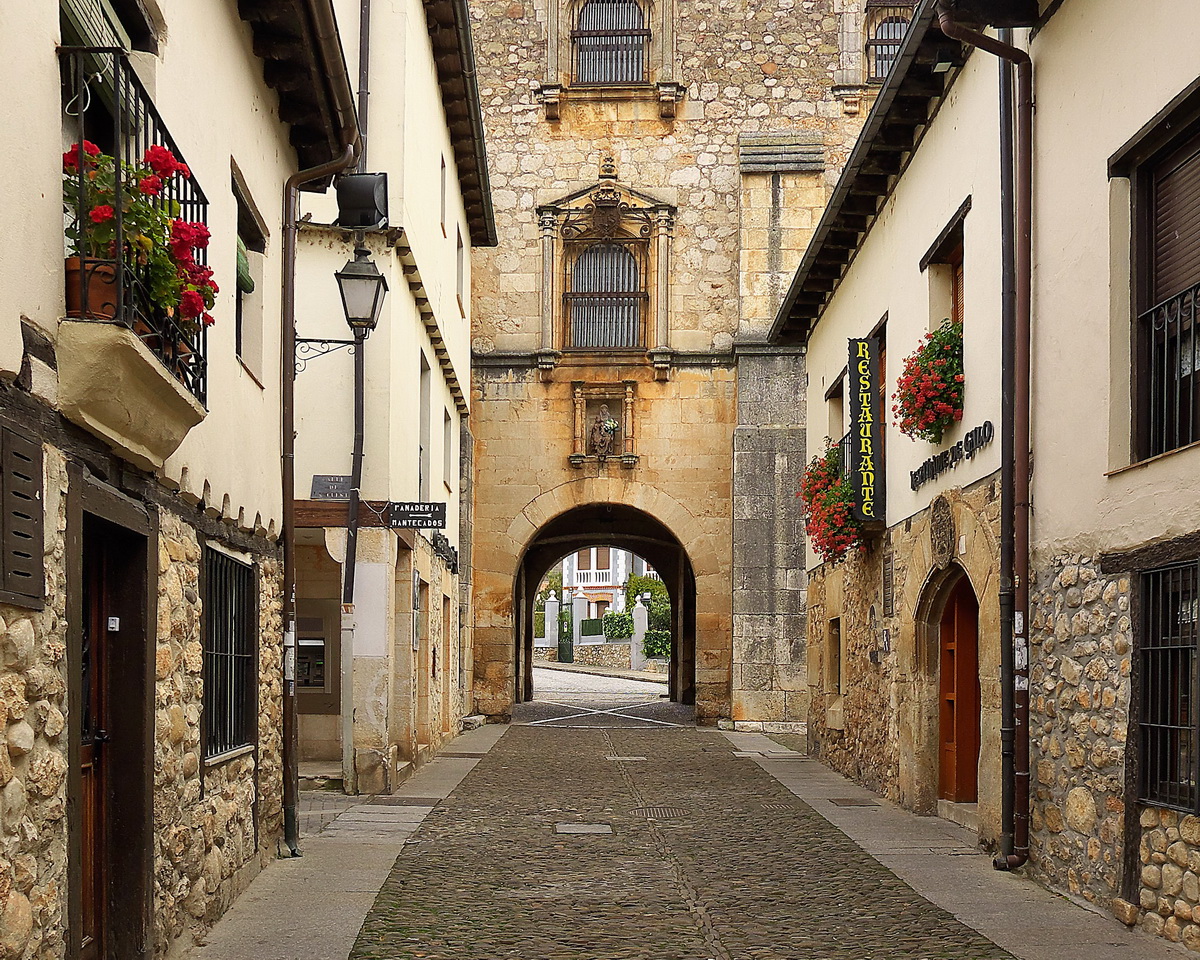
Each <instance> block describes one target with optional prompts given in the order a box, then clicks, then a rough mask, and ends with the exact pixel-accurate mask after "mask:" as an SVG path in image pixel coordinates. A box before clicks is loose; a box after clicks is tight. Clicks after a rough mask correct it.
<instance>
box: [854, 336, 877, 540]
mask: <svg viewBox="0 0 1200 960" xmlns="http://www.w3.org/2000/svg"><path fill="white" fill-rule="evenodd" d="M847 369H848V370H849V373H850V376H849V378H848V379H849V381H850V391H849V394H850V396H849V400H850V411H851V414H850V443H849V444H848V450H847V452H846V458H847V463H846V464H845V465H844V469H845V470H846V472H847V474H848V475H849V477H850V485H851V486H852V487H853V488H854V515H855V516H856V517H857V518H858V519H859V520H865V521H879V522H882V521H883V519H884V490H885V488H884V477H883V447H882V445H881V443H880V439H881V434H882V430H883V419H882V416H881V414H882V410H881V409H880V408H881V406H882V403H881V400H882V391H881V390H880V383H879V340H878V338H876V337H867V338H865V339H862V340H851V341H850V360H849V363H848V366H847Z"/></svg>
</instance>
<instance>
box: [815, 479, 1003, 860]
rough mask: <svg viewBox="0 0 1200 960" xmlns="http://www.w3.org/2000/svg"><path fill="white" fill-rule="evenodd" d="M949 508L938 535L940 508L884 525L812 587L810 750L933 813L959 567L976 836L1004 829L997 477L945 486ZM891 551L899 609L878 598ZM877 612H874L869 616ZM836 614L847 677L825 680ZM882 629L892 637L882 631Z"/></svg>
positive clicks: (819, 571) (822, 570) (821, 571)
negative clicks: (970, 620) (973, 679)
mask: <svg viewBox="0 0 1200 960" xmlns="http://www.w3.org/2000/svg"><path fill="white" fill-rule="evenodd" d="M939 496H940V498H944V501H945V514H944V516H946V517H948V518H949V519H950V521H951V525H950V527H949V529H946V528H945V526H944V524H943V527H942V529H941V530H940V532H939V535H938V538H937V539H938V540H940V541H941V542H942V543H943V544H944V545H946V546H948V547H949V550H945V549H943V550H937V549H935V544H934V532H935V531H934V527H935V525H936V524H937V523H938V521H936V520H935V517H934V514H935V511H934V510H933V509H931V508H926V509H925V510H922V511H921V512H920V513H917V514H915V515H913V516H912V517H910V518H908V519H907V520H905V521H904V522H902V523H899V524H896V525H894V526H892V527H891V528H889V529H888V530H887V532H886V534H884V536H883V537H882V539H880V540H877V541H874V542H872V544H871V545H870V546H869V547H868V549H866V550H863V551H852V552H851V553H850V554H849V555H847V557H846V559H844V560H843V561H842V562H841V563H840V564H837V565H830V564H822V565H821V566H819V567H817V568H815V569H814V570H813V571H812V572H811V578H810V581H809V587H808V664H809V671H808V677H809V690H810V696H811V699H810V706H809V723H808V739H809V744H810V750H811V751H812V752H813V753H814V754H815V755H816V756H817V757H819V758H820V759H821V760H822V761H824V762H825V763H827V764H829V765H830V766H831V767H833V768H834V769H835V770H838V771H839V772H841V773H843V774H845V775H846V776H849V777H851V778H853V779H854V780H857V781H858V782H859V783H862V784H863V785H865V786H868V787H870V788H871V789H873V790H876V791H878V792H879V793H882V794H883V795H885V796H887V797H889V798H890V799H892V800H895V801H896V802H898V803H900V804H901V805H902V806H904V807H906V808H908V809H911V810H915V811H918V812H921V813H934V812H935V811H936V809H937V795H938V736H939V734H938V703H939V690H938V670H939V649H938V633H937V630H936V626H935V625H936V623H937V622H938V621H939V620H940V616H941V605H942V604H944V601H945V593H946V592H947V589H948V587H949V586H950V585H951V584H952V583H953V582H954V578H955V577H956V576H958V575H959V573H960V571H961V572H964V573H965V575H966V576H967V577H968V578H969V580H970V582H971V585H972V588H973V589H974V592H975V595H976V598H977V599H978V602H979V664H980V668H979V684H980V691H979V692H980V743H981V748H980V758H979V768H978V785H979V789H978V796H979V801H978V802H979V806H978V811H979V819H980V830H981V835H982V837H983V838H984V839H985V840H990V839H992V838H994V837H995V836H996V835H998V833H999V830H1000V779H999V777H1000V749H999V742H1000V734H999V722H1000V685H999V679H998V676H997V673H996V664H998V663H999V646H998V644H999V593H998V564H999V549H998V536H999V512H1000V504H999V484H998V481H997V480H996V478H995V477H988V478H984V479H983V480H979V481H977V482H976V483H974V484H972V485H971V486H969V487H967V488H965V489H959V488H953V489H950V490H946V491H944V492H942V493H941V494H940V495H939ZM889 551H890V553H891V555H892V558H893V572H892V595H893V598H894V607H893V611H892V615H891V616H888V615H886V614H885V608H884V602H883V582H882V581H883V576H884V559H885V556H886V554H887V553H888V552H889ZM872 614H874V617H872ZM835 617H836V618H839V619H840V625H841V636H842V639H843V643H844V646H843V651H844V652H843V653H842V669H843V684H842V689H841V691H840V692H839V691H838V690H837V689H836V688H835V687H834V686H832V685H831V683H830V682H829V676H828V675H829V673H830V671H829V669H828V667H829V664H828V661H827V658H828V657H829V655H830V651H829V649H828V644H829V641H828V635H829V634H828V631H829V621H830V619H831V618H835ZM885 631H886V633H887V640H886V642H885V639H884V632H885Z"/></svg>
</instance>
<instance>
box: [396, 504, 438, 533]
mask: <svg viewBox="0 0 1200 960" xmlns="http://www.w3.org/2000/svg"><path fill="white" fill-rule="evenodd" d="M388 526H389V527H392V528H393V529H396V528H403V529H407V530H444V529H445V528H446V505H445V504H444V503H421V502H419V501H415V502H414V501H409V502H393V503H389V504H388Z"/></svg>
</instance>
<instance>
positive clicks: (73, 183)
mask: <svg viewBox="0 0 1200 960" xmlns="http://www.w3.org/2000/svg"><path fill="white" fill-rule="evenodd" d="M60 54H61V57H62V73H63V77H62V82H63V103H64V108H63V112H64V120H65V122H66V123H67V124H72V125H73V126H74V129H73V130H72V129H68V130H67V135H68V139H69V141H70V142H71V143H73V144H75V146H74V147H72V151H73V152H74V155H75V163H74V165H73V169H72V164H71V163H70V162H67V161H66V159H65V160H64V169H65V171H66V172H65V174H64V188H63V201H64V212H65V218H66V224H65V227H66V232H67V236H68V237H69V238H70V240H71V246H72V247H73V251H72V252H74V253H75V254H77V256H76V257H73V258H72V257H69V258H68V278H67V287H68V289H67V302H68V313H69V315H72V316H75V317H77V318H83V319H89V320H96V321H108V322H114V323H119V324H122V325H124V326H126V327H128V328H129V329H130V330H132V331H133V332H134V333H135V334H137V335H138V336H139V337H140V339H141V340H142V342H143V343H144V344H145V345H146V346H147V347H148V348H149V349H150V351H151V352H152V353H153V354H155V356H157V357H158V359H159V360H160V361H161V362H162V364H163V365H164V366H165V367H166V368H167V370H168V371H170V373H171V374H172V375H173V376H174V377H175V378H176V379H177V380H179V381H180V383H182V384H183V386H184V387H185V388H186V389H187V390H188V391H189V392H190V393H191V394H192V395H193V396H194V397H196V399H197V400H199V401H200V402H201V403H205V402H206V401H207V373H208V365H207V347H208V336H207V329H206V325H205V319H204V318H205V315H206V314H207V309H205V310H203V311H202V312H201V313H200V314H199V315H195V314H193V315H191V316H184V314H183V312H182V311H181V303H175V302H172V298H171V296H170V295H168V294H165V293H164V289H166V288H170V287H171V286H172V281H174V280H177V279H178V276H179V275H178V273H177V272H176V275H175V276H171V275H170V274H171V271H170V270H169V269H167V267H166V265H165V264H166V261H164V259H163V257H162V256H155V255H154V254H155V253H160V252H161V251H162V246H163V243H164V242H166V243H167V244H168V246H169V245H170V244H169V241H168V240H167V238H165V237H164V236H163V235H162V224H163V223H164V222H166V223H167V224H168V227H167V236H168V237H172V230H173V227H172V226H171V225H172V224H173V223H175V222H180V221H181V222H182V223H183V224H185V225H186V227H187V229H189V230H191V231H192V232H193V233H194V232H195V231H194V227H195V225H206V224H207V220H208V200H207V199H206V197H205V196H204V192H203V191H202V190H201V189H200V186H199V185H198V184H197V183H196V180H195V177H193V176H192V175H191V173H190V171H189V170H187V168H186V165H185V164H184V158H183V156H182V154H181V153H180V151H179V148H178V146H176V144H175V141H174V140H173V139H172V138H171V135H170V133H168V132H167V128H166V125H165V124H164V123H163V120H162V117H161V116H159V113H158V111H157V110H156V109H155V107H154V104H153V102H152V100H151V97H150V95H149V93H148V92H147V91H146V88H145V87H144V86H143V85H142V82H141V81H140V80H139V79H138V77H137V75H136V74H135V73H134V71H133V69H132V67H131V66H130V64H129V61H128V58H127V55H126V54H125V52H124V51H122V50H121V49H119V48H115V47H63V48H60ZM152 148H157V149H155V152H154V154H151V153H150V151H151V150H152ZM164 149H165V150H166V151H170V153H169V155H168V154H165V153H164V152H163V151H164ZM96 151H98V157H103V158H106V159H105V161H104V164H103V166H101V164H100V163H98V162H97V159H98V157H97V158H93V156H92V154H93V153H95V152H96ZM150 156H154V157H155V161H156V163H157V164H158V170H154V169H153V168H152V167H151V165H150V164H149V161H148V157H150ZM167 156H170V157H171V158H173V161H177V162H178V166H177V167H175V168H174V169H176V170H178V171H179V172H177V173H175V174H174V175H164V176H161V177H154V178H153V179H151V177H149V176H147V175H146V174H147V171H148V170H151V171H152V172H153V173H157V172H159V171H162V172H164V173H165V169H164V168H163V166H162V163H163V158H165V157H167ZM107 158H111V159H110V160H109V159H107ZM170 162H171V161H168V163H170ZM109 171H111V173H109ZM100 175H102V176H104V178H105V179H104V181H103V182H101V181H99V180H98V176H100ZM109 176H111V181H112V182H111V184H109V183H108V182H107V180H108V178H109ZM156 181H157V182H156ZM201 233H202V235H203V238H204V239H203V240H201V241H200V242H199V246H197V247H192V248H189V249H188V250H187V256H188V257H190V258H191V260H192V262H193V263H194V264H195V265H196V267H197V268H198V270H200V271H203V272H206V264H207V255H206V250H205V249H204V246H205V245H206V243H207V228H206V227H205V229H204V230H203V231H201ZM180 236H181V234H179V235H175V236H174V237H173V239H176V240H178V239H179V237H180ZM72 261H74V263H72ZM196 302H197V301H195V300H194V298H193V299H192V300H191V301H190V302H189V304H188V306H189V307H191V306H193V305H194V304H195V303H196Z"/></svg>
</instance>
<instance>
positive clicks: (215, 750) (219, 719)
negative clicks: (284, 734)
mask: <svg viewBox="0 0 1200 960" xmlns="http://www.w3.org/2000/svg"><path fill="white" fill-rule="evenodd" d="M257 641H258V591H257V590H256V588H255V577H254V567H253V566H251V565H249V564H246V563H242V562H240V561H238V560H235V559H233V558H232V557H229V556H226V555H225V554H223V553H219V552H218V551H216V550H213V549H211V548H209V549H206V550H205V551H204V755H205V757H206V758H207V757H215V756H219V755H221V754H225V753H229V752H230V751H231V750H236V749H238V748H239V747H245V746H249V745H251V744H253V743H255V742H256V741H257V739H258V683H257V679H256V676H255V674H256V672H257V659H258V658H257V652H258V642H257Z"/></svg>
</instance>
